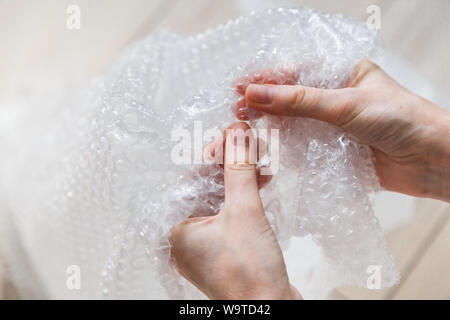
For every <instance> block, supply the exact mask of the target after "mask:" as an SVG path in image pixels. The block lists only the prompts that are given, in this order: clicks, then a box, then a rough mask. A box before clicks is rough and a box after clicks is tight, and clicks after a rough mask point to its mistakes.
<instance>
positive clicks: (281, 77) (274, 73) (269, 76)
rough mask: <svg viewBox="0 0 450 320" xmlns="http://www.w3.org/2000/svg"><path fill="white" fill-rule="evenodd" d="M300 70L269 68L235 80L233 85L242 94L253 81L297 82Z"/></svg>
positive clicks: (270, 82) (273, 82)
mask: <svg viewBox="0 0 450 320" xmlns="http://www.w3.org/2000/svg"><path fill="white" fill-rule="evenodd" d="M297 79H298V72H297V70H295V68H294V67H287V66H283V67H279V68H275V69H273V68H267V69H263V70H261V71H255V72H251V73H250V74H247V75H245V76H243V77H240V78H238V79H236V80H235V81H234V82H233V87H235V88H236V91H237V92H238V93H239V94H240V95H245V91H246V90H247V87H248V85H249V84H251V83H258V84H290V85H293V84H296V83H297Z"/></svg>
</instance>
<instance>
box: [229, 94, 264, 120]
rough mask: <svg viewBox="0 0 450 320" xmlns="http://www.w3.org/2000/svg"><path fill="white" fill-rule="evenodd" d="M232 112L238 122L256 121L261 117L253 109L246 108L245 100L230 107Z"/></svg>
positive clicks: (259, 113)
mask: <svg viewBox="0 0 450 320" xmlns="http://www.w3.org/2000/svg"><path fill="white" fill-rule="evenodd" d="M232 111H233V113H234V115H235V116H236V118H237V119H239V120H242V121H247V120H250V119H257V118H260V117H261V116H262V114H261V112H259V111H257V110H254V109H250V108H249V107H248V106H247V102H246V101H245V99H241V100H239V101H238V102H237V103H236V104H235V105H234V106H233V107H232Z"/></svg>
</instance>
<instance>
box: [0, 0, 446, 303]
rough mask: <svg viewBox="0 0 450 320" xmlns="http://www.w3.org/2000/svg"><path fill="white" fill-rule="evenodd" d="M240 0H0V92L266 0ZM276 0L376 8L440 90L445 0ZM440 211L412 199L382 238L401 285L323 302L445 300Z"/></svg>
mask: <svg viewBox="0 0 450 320" xmlns="http://www.w3.org/2000/svg"><path fill="white" fill-rule="evenodd" d="M242 1H247V2H246V3H245V4H244V5H243V4H242V3H239V1H231V0H214V1H212V0H152V1H148V0H126V1H125V0H117V1H108V0H96V1H91V0H70V1H68V0H53V1H51V0H40V1H27V0H1V1H0V24H1V25H0V26H1V27H0V98H4V97H10V96H15V95H18V94H27V93H30V92H36V91H40V90H51V89H53V90H54V88H58V87H61V86H64V85H67V86H70V85H78V84H82V83H83V82H84V81H86V80H87V79H89V78H90V77H91V76H93V75H94V74H96V73H97V72H100V71H101V70H102V69H103V68H104V67H105V66H106V65H107V64H108V63H109V62H110V61H111V59H112V58H113V57H114V56H115V55H116V54H117V53H118V52H119V51H120V50H121V48H123V47H124V46H126V45H127V44H128V43H130V42H131V41H133V40H135V39H138V38H140V37H142V36H145V35H146V34H148V33H151V32H154V31H162V30H170V31H175V32H179V33H183V34H193V33H196V32H200V31H202V30H204V29H206V28H208V27H214V26H215V25H217V24H219V23H223V22H226V21H227V20H228V19H230V18H233V17H236V16H238V15H239V14H240V12H241V10H242V8H244V7H245V8H248V7H252V5H253V6H256V5H257V4H258V3H266V2H267V1H261V2H258V1H251V0H242ZM281 2H283V1H281ZM285 2H286V3H289V2H290V3H293V2H296V3H298V4H303V5H307V6H312V7H316V8H318V9H321V10H324V11H328V12H341V13H343V14H345V15H349V16H352V17H355V18H359V19H366V18H367V13H366V8H367V6H368V5H371V4H376V5H378V6H379V7H380V8H381V19H382V20H381V33H382V35H383V37H384V39H385V45H386V47H387V48H388V49H389V50H391V51H392V52H393V53H395V54H396V55H398V56H399V57H401V58H402V59H403V60H404V61H406V62H407V63H408V64H409V65H411V66H413V68H414V69H415V71H417V72H418V74H420V75H421V76H423V77H424V78H426V79H428V80H429V81H430V82H431V83H432V84H433V85H434V86H436V87H437V88H438V89H440V90H441V91H442V92H444V93H446V94H447V95H449V93H450V81H449V77H450V76H449V71H450V67H449V66H450V41H449V40H450V36H449V30H450V22H449V19H448V14H449V12H450V1H448V0H433V1H425V0H393V1H390V0H351V1H350V0H341V1H334V0H298V1H285ZM283 3H284V2H283ZM71 4H76V5H79V7H80V9H81V29H80V30H68V29H67V28H66V19H67V14H66V9H67V6H68V5H71ZM254 9H258V8H257V7H255V8H254ZM449 217H450V209H449V205H448V204H445V203H443V202H439V201H433V200H419V201H417V208H416V212H415V215H414V218H413V219H412V220H411V221H410V222H409V223H408V224H406V225H403V226H401V227H399V228H398V229H396V230H393V231H392V232H391V233H390V234H389V235H388V244H389V247H390V249H391V250H392V253H393V255H394V259H395V261H396V263H397V265H398V266H399V269H400V271H401V273H402V275H403V279H402V282H401V285H400V286H397V287H395V288H392V289H391V290H388V291H383V292H373V291H368V290H361V289H355V288H340V289H339V290H336V291H335V292H334V293H333V294H332V296H331V298H338V299H346V298H351V299H354V298H362V299H365V298H367V299H377V298H387V299H410V298H418V299H426V298H438V299H445V298H446V299H450V272H449V271H450V247H449V243H450V222H449ZM0 272H1V269H0ZM0 278H1V277H0ZM0 281H1V280H0ZM0 287H2V285H1V283H0ZM299 289H300V291H301V288H299ZM4 291H5V290H4ZM7 291H8V292H6V293H5V292H4V295H5V296H9V297H14V295H12V293H11V292H12V291H11V289H8V290H7ZM0 297H1V292H0Z"/></svg>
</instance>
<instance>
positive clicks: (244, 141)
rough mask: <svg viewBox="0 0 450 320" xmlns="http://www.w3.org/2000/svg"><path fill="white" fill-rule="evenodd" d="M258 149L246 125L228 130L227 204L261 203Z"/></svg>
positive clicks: (225, 176) (235, 126)
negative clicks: (257, 176) (258, 177)
mask: <svg viewBox="0 0 450 320" xmlns="http://www.w3.org/2000/svg"><path fill="white" fill-rule="evenodd" d="M256 148H257V147H256V143H255V139H254V137H253V134H252V131H251V130H250V127H249V126H248V125H247V124H246V123H244V122H239V123H236V124H234V125H232V126H231V127H230V128H229V129H227V130H226V141H225V163H224V171H225V172H224V178H225V204H227V205H233V204H240V203H252V202H253V203H254V202H256V203H260V201H261V200H260V198H259V193H258V183H257V178H256V158H257V155H256Z"/></svg>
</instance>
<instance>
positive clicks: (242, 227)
mask: <svg viewBox="0 0 450 320" xmlns="http://www.w3.org/2000/svg"><path fill="white" fill-rule="evenodd" d="M230 129H231V130H227V136H226V140H225V162H224V177H225V203H224V205H223V208H222V210H221V211H220V212H219V214H218V215H216V216H212V217H196V218H189V219H188V220H186V221H184V222H182V223H181V224H179V225H177V226H175V227H174V228H173V229H172V232H171V237H170V242H171V245H172V248H171V251H172V257H173V259H174V262H175V265H176V267H177V269H178V271H179V273H180V274H181V275H182V276H183V277H185V278H186V279H187V280H189V281H190V282H191V283H193V284H194V285H195V286H196V287H197V288H198V289H200V290H201V291H202V292H203V293H204V294H205V295H206V296H208V297H209V298H211V299H294V298H301V296H300V294H299V293H298V292H297V291H296V290H295V289H294V288H293V287H291V286H290V284H289V279H288V276H287V272H286V265H285V263H284V260H283V256H282V254H281V249H280V246H279V245H278V242H277V239H276V238H275V235H274V233H273V231H272V229H271V227H270V225H269V222H268V221H267V218H266V216H265V214H264V210H263V206H262V203H261V199H260V197H259V190H258V182H257V173H256V168H255V164H252V163H251V161H250V159H251V157H250V155H251V154H252V153H253V154H256V152H255V148H256V146H255V145H256V143H254V138H253V136H252V135H251V131H250V130H249V131H248V132H247V133H249V139H250V141H249V143H248V144H239V143H237V144H236V145H235V143H233V142H234V141H235V137H238V141H239V139H241V138H239V137H242V134H244V131H246V130H247V129H249V127H248V126H247V125H246V124H245V123H242V122H241V123H237V124H234V125H233V126H231V127H230ZM238 129H241V130H238ZM235 148H236V151H237V153H238V154H239V153H241V154H245V161H243V162H241V161H240V162H238V161H235V157H234V154H235V152H234V151H235ZM237 159H241V158H239V157H238V158H237ZM242 160H243V158H242ZM194 215H195V213H194Z"/></svg>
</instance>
